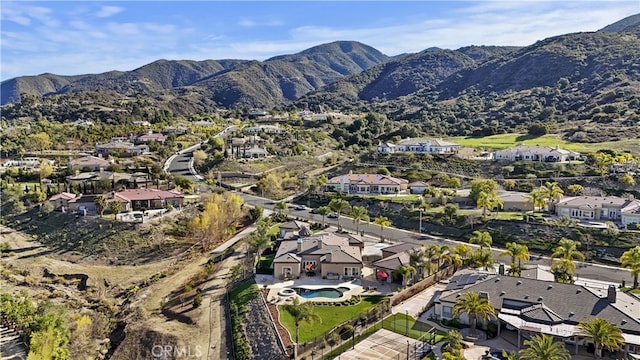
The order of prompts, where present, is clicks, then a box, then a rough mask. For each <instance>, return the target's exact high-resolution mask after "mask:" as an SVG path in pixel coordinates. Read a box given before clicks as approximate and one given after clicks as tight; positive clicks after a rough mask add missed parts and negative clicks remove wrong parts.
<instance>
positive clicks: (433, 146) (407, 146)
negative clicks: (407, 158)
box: [378, 138, 460, 154]
mask: <svg viewBox="0 0 640 360" xmlns="http://www.w3.org/2000/svg"><path fill="white" fill-rule="evenodd" d="M459 148H460V145H459V144H455V143H452V142H449V141H444V140H442V139H424V138H414V139H411V138H407V139H404V140H401V141H399V142H398V143H397V144H392V143H380V144H379V145H378V152H379V153H383V154H394V153H432V154H449V153H453V152H455V151H457V150H458V149H459Z"/></svg>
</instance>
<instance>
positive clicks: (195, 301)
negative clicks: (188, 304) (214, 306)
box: [193, 292, 202, 309]
mask: <svg viewBox="0 0 640 360" xmlns="http://www.w3.org/2000/svg"><path fill="white" fill-rule="evenodd" d="M200 305H202V293H201V292H198V293H197V294H196V296H194V297H193V308H194V309H197V308H198V307H200Z"/></svg>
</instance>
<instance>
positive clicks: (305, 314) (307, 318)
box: [283, 297, 322, 359]
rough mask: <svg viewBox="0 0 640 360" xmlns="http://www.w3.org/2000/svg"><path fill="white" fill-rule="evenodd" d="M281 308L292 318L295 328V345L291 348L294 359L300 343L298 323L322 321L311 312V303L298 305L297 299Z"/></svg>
mask: <svg viewBox="0 0 640 360" xmlns="http://www.w3.org/2000/svg"><path fill="white" fill-rule="evenodd" d="M283 308H284V310H285V311H286V312H288V313H289V314H291V316H292V317H293V323H294V324H295V326H296V344H295V347H294V348H293V358H294V359H295V358H297V357H298V343H299V342H300V341H299V338H300V336H299V334H300V323H301V322H303V321H304V322H313V321H318V322H322V319H321V318H320V316H318V314H316V313H315V312H314V311H313V305H311V303H308V302H306V303H302V304H300V300H298V298H297V297H295V298H294V299H293V304H287V305H284V306H283Z"/></svg>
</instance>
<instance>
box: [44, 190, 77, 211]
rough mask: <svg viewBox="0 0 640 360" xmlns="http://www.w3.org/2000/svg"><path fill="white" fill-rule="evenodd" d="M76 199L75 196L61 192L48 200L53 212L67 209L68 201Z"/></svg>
mask: <svg viewBox="0 0 640 360" xmlns="http://www.w3.org/2000/svg"><path fill="white" fill-rule="evenodd" d="M76 197H77V195H76V194H73V193H68V192H61V193H60V194H55V195H53V196H52V197H50V198H49V202H50V203H51V205H53V208H54V209H55V210H63V209H68V208H69V201H72V200H73V199H75V198H76Z"/></svg>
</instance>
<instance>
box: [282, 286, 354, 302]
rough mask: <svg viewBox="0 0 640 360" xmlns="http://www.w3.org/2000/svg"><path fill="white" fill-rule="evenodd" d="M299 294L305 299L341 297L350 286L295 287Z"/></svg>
mask: <svg viewBox="0 0 640 360" xmlns="http://www.w3.org/2000/svg"><path fill="white" fill-rule="evenodd" d="M293 289H294V290H295V291H296V292H297V293H298V295H300V296H302V297H303V298H305V299H313V298H319V297H323V298H329V299H339V298H341V297H342V296H343V294H344V293H345V292H346V291H349V288H348V287H339V288H322V289H305V288H293Z"/></svg>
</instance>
